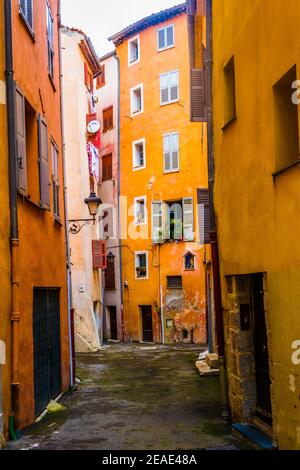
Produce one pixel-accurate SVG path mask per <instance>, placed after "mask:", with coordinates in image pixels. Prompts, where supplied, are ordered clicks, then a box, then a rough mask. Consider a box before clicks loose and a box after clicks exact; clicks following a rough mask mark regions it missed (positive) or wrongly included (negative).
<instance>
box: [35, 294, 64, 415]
mask: <svg viewBox="0 0 300 470" xmlns="http://www.w3.org/2000/svg"><path fill="white" fill-rule="evenodd" d="M33 339H34V397H35V414H36V416H37V415H39V414H40V413H41V412H42V411H43V410H44V409H45V407H46V406H47V405H48V403H49V401H50V400H52V399H55V398H57V397H58V395H59V394H60V393H61V386H62V385H61V336H60V289H34V290H33Z"/></svg>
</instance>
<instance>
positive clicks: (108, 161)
mask: <svg viewBox="0 0 300 470" xmlns="http://www.w3.org/2000/svg"><path fill="white" fill-rule="evenodd" d="M111 179H112V154H111V153H110V154H108V155H103V157H102V181H110V180H111Z"/></svg>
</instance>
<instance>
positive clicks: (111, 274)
mask: <svg viewBox="0 0 300 470" xmlns="http://www.w3.org/2000/svg"><path fill="white" fill-rule="evenodd" d="M115 277H116V276H115V257H114V256H108V257H107V265H106V270H105V289H109V290H114V289H115V288H116V279H115Z"/></svg>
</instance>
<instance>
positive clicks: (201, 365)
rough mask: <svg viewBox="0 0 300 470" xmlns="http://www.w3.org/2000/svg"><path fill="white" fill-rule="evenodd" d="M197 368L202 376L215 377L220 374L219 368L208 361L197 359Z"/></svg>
mask: <svg viewBox="0 0 300 470" xmlns="http://www.w3.org/2000/svg"><path fill="white" fill-rule="evenodd" d="M196 368H197V369H198V372H199V374H200V377H215V376H217V375H219V369H212V368H211V367H209V365H208V364H207V362H206V361H197V362H196Z"/></svg>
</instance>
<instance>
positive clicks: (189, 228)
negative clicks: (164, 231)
mask: <svg viewBox="0 0 300 470" xmlns="http://www.w3.org/2000/svg"><path fill="white" fill-rule="evenodd" d="M182 203H183V232H184V233H183V236H184V240H185V241H194V239H195V236H194V207H193V198H191V197H188V198H185V199H183V201H182Z"/></svg>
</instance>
